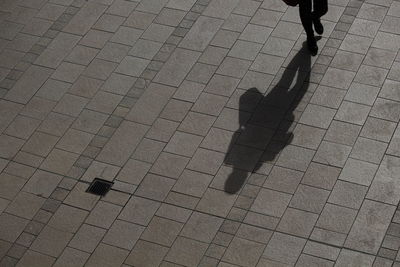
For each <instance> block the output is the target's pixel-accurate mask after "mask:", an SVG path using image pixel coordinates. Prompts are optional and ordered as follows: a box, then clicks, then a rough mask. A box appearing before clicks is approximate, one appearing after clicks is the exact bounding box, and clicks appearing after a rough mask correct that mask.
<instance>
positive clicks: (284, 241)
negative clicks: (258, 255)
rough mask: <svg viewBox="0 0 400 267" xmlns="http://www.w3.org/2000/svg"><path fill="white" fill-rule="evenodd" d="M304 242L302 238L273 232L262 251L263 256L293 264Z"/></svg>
mask: <svg viewBox="0 0 400 267" xmlns="http://www.w3.org/2000/svg"><path fill="white" fill-rule="evenodd" d="M305 244H306V240H305V239H303V238H299V237H295V236H291V235H287V234H282V233H278V232H275V233H274V234H273V236H272V238H271V240H270V242H269V243H268V245H267V248H266V249H265V251H264V254H263V256H264V257H266V258H268V259H271V260H275V261H279V262H282V263H287V264H290V265H293V264H294V263H295V262H296V261H297V259H298V257H299V256H300V253H301V251H302V250H303V248H304V245H305Z"/></svg>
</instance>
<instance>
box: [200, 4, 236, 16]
mask: <svg viewBox="0 0 400 267" xmlns="http://www.w3.org/2000/svg"><path fill="white" fill-rule="evenodd" d="M238 3H239V0H213V1H211V2H210V4H209V5H208V6H207V8H206V10H205V11H204V12H203V15H206V16H209V17H215V18H222V19H227V18H228V17H229V14H230V13H231V12H232V11H233V10H234V8H235V6H236V5H237V4H238Z"/></svg>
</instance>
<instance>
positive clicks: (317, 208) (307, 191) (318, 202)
mask: <svg viewBox="0 0 400 267" xmlns="http://www.w3.org/2000/svg"><path fill="white" fill-rule="evenodd" d="M329 194H330V192H329V191H328V190H323V189H318V188H315V187H311V186H306V185H299V187H298V188H297V190H296V193H295V194H294V196H293V198H292V199H291V201H290V205H289V206H290V207H293V208H297V209H301V210H305V211H310V212H313V213H321V211H322V209H323V208H324V206H325V202H326V200H327V199H328V196H329Z"/></svg>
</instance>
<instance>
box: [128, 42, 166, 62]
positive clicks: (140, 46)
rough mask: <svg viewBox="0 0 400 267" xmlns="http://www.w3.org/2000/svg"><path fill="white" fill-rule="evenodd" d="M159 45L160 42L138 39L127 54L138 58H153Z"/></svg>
mask: <svg viewBox="0 0 400 267" xmlns="http://www.w3.org/2000/svg"><path fill="white" fill-rule="evenodd" d="M161 46H162V44H161V43H159V42H154V41H150V40H143V39H139V40H138V41H137V42H136V43H135V45H134V46H133V48H132V49H131V50H130V51H129V55H131V56H134V57H139V58H145V59H153V57H154V56H155V55H156V54H157V52H158V51H159V50H160V48H161Z"/></svg>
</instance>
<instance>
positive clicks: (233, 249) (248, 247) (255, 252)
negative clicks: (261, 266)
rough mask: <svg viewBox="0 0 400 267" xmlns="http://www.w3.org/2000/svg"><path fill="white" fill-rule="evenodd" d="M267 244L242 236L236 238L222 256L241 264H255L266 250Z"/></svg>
mask: <svg viewBox="0 0 400 267" xmlns="http://www.w3.org/2000/svg"><path fill="white" fill-rule="evenodd" d="M264 248H265V245H263V244H260V243H256V242H253V241H249V240H246V239H242V238H237V237H236V238H234V239H233V240H232V242H231V244H230V245H229V247H228V249H227V251H226V252H225V254H224V257H223V258H222V260H223V261H227V262H230V263H234V264H240V265H241V266H255V265H256V264H257V262H258V260H259V258H260V257H261V255H262V253H263V251H264Z"/></svg>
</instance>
